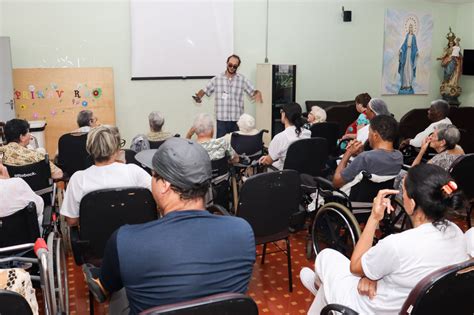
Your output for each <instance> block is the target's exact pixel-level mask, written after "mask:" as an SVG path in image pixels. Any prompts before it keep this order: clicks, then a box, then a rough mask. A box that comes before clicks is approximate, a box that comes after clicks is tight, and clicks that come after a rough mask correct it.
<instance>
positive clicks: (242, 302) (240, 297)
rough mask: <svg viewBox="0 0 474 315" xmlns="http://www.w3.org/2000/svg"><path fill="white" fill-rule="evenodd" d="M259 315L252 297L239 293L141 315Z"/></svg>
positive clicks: (164, 307) (172, 306)
mask: <svg viewBox="0 0 474 315" xmlns="http://www.w3.org/2000/svg"><path fill="white" fill-rule="evenodd" d="M214 314H222V315H241V314H245V315H258V307H257V304H255V302H254V300H252V298H251V297H249V296H247V295H244V294H239V293H222V294H215V295H211V296H207V297H204V298H199V299H194V300H191V301H187V302H181V303H175V304H170V305H163V306H158V307H154V308H151V309H149V310H146V311H143V312H141V313H140V315H214Z"/></svg>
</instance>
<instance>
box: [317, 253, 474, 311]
mask: <svg viewBox="0 0 474 315" xmlns="http://www.w3.org/2000/svg"><path fill="white" fill-rule="evenodd" d="M473 292H474V259H471V260H468V261H465V262H462V263H459V264H456V265H452V266H447V267H444V268H441V269H438V270H436V271H434V272H432V273H430V274H429V275H427V276H426V277H424V278H423V279H422V280H421V281H420V282H418V284H417V285H416V286H415V287H414V288H413V289H412V290H411V292H410V294H409V295H408V297H407V299H406V300H405V303H404V304H403V306H402V309H401V311H400V313H399V314H400V315H405V314H407V315H409V314H411V315H424V314H473V313H474V303H472V297H473ZM331 311H337V312H339V313H341V314H350V315H356V314H358V313H357V312H356V311H354V310H352V309H351V308H349V307H345V306H342V305H338V304H329V305H326V307H324V308H323V309H322V311H321V314H322V315H328V314H330V313H329V312H331ZM333 314H334V313H333Z"/></svg>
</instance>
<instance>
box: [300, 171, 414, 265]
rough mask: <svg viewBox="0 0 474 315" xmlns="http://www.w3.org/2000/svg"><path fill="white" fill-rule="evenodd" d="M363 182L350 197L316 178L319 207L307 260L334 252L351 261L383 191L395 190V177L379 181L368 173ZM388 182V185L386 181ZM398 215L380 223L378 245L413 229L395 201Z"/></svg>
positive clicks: (358, 184) (309, 241)
mask: <svg viewBox="0 0 474 315" xmlns="http://www.w3.org/2000/svg"><path fill="white" fill-rule="evenodd" d="M359 176H360V177H361V179H360V181H359V182H358V183H357V184H355V185H354V186H352V187H351V189H350V193H345V192H343V191H341V190H339V189H335V188H334V187H333V185H332V183H331V182H330V181H329V180H327V179H325V178H322V177H316V178H315V181H316V200H315V202H316V205H318V204H321V205H320V206H319V207H318V208H317V210H316V211H314V212H315V215H314V220H313V222H312V225H311V229H310V238H309V239H308V240H307V244H306V257H307V258H308V259H310V258H311V257H312V255H313V252H314V253H316V255H317V254H318V253H319V252H320V251H322V250H323V249H324V248H332V249H335V250H337V251H339V252H340V253H342V254H343V255H345V256H346V257H348V258H350V257H351V255H352V251H353V250H354V247H355V244H356V243H357V241H358V240H359V238H360V235H361V225H363V224H364V223H365V222H366V221H367V219H368V217H369V216H370V213H371V209H372V200H373V198H374V197H375V196H376V195H377V193H378V191H379V190H381V189H393V183H394V180H395V177H393V178H392V179H386V178H379V177H378V176H376V175H371V174H368V173H366V172H362V173H361V174H359ZM382 180H384V181H382ZM392 207H393V208H394V211H392V212H391V213H390V214H387V213H386V214H385V217H384V219H383V220H382V221H381V222H380V226H379V233H378V234H377V237H376V239H374V242H375V243H376V242H377V241H378V240H380V239H382V238H384V237H385V236H387V235H390V234H393V233H399V232H401V231H404V230H406V229H408V228H411V222H410V220H409V218H408V216H407V215H406V213H405V210H404V209H403V203H402V202H401V201H400V200H398V199H397V198H392Z"/></svg>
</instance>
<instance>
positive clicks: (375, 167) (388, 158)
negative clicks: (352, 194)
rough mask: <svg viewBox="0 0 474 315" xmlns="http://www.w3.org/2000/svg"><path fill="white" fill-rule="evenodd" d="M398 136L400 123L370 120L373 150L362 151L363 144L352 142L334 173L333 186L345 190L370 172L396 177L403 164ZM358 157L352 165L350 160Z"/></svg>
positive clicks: (387, 118)
mask: <svg viewBox="0 0 474 315" xmlns="http://www.w3.org/2000/svg"><path fill="white" fill-rule="evenodd" d="M397 137H398V123H397V121H396V120H395V118H393V117H391V116H387V115H379V116H376V117H374V118H373V119H372V120H371V121H370V128H369V143H370V146H371V147H372V150H370V151H365V152H362V150H363V146H364V145H363V143H362V142H360V141H357V140H355V141H352V142H350V143H349V145H348V146H347V149H346V152H345V153H344V155H343V156H342V160H341V162H340V163H339V165H338V166H337V168H336V172H335V173H334V178H333V185H334V187H335V188H341V187H343V186H344V185H346V184H348V183H350V182H352V181H353V180H354V179H355V178H356V176H357V175H358V174H359V173H360V172H362V171H366V172H368V173H369V174H375V175H378V176H396V175H397V174H398V173H399V172H400V170H401V168H402V164H403V156H402V153H401V152H400V151H398V150H395V149H394V148H393V142H394V141H395V139H396V138H397ZM351 157H355V158H354V160H353V161H352V162H351V163H350V164H349V159H350V158H351Z"/></svg>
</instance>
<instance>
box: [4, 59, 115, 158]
mask: <svg viewBox="0 0 474 315" xmlns="http://www.w3.org/2000/svg"><path fill="white" fill-rule="evenodd" d="M13 86H14V92H13V98H14V101H15V108H16V116H17V117H18V118H21V119H26V120H28V121H31V120H45V121H46V123H47V126H46V131H45V139H46V151H47V152H48V153H49V155H50V157H51V158H53V157H54V155H55V153H56V151H57V146H58V139H59V137H60V136H61V135H63V134H65V133H68V132H71V131H73V130H75V129H77V128H78V127H77V122H76V119H77V114H78V113H79V112H80V111H81V110H83V109H88V110H91V111H93V112H94V116H96V117H97V118H98V119H99V121H98V122H99V123H100V124H110V125H115V100H114V74H113V70H112V68H35V69H13Z"/></svg>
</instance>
